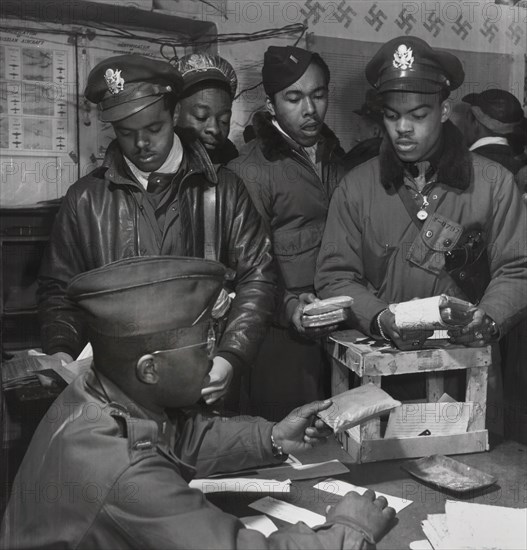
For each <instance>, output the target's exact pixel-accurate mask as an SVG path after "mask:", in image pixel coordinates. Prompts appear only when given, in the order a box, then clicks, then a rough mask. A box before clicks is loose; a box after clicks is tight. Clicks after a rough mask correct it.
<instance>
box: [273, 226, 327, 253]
mask: <svg viewBox="0 0 527 550" xmlns="http://www.w3.org/2000/svg"><path fill="white" fill-rule="evenodd" d="M324 225H325V224H324V223H318V224H312V225H309V226H306V227H303V228H300V229H288V230H285V231H275V233H274V234H273V251H274V253H275V255H276V256H298V255H299V254H302V253H303V252H307V251H308V250H311V249H312V248H315V247H317V246H319V245H320V242H321V241H322V235H323V233H324Z"/></svg>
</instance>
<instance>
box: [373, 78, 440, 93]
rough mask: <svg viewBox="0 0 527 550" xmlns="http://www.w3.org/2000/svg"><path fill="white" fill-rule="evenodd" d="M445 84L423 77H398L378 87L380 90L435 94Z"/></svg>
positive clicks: (382, 91)
mask: <svg viewBox="0 0 527 550" xmlns="http://www.w3.org/2000/svg"><path fill="white" fill-rule="evenodd" d="M442 88H443V86H442V85H441V84H440V83H439V82H432V81H431V80H424V79H421V78H396V79H392V80H387V81H386V82H383V83H382V84H381V85H380V86H379V87H378V88H377V89H378V91H379V92H381V93H384V92H413V93H416V94H435V93H437V92H439V91H441V89H442Z"/></svg>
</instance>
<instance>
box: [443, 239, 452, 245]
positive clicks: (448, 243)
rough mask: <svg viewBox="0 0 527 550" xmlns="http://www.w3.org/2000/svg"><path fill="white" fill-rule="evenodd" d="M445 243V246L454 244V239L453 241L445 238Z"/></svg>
mask: <svg viewBox="0 0 527 550" xmlns="http://www.w3.org/2000/svg"><path fill="white" fill-rule="evenodd" d="M443 244H444V245H445V246H450V245H451V244H452V241H451V240H450V239H445V240H444V241H443Z"/></svg>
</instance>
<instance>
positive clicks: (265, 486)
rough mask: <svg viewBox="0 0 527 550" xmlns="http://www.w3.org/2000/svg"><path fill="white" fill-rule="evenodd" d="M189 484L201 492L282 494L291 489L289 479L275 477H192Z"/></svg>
mask: <svg viewBox="0 0 527 550" xmlns="http://www.w3.org/2000/svg"><path fill="white" fill-rule="evenodd" d="M189 486H190V487H192V489H199V490H200V491H201V492H202V493H226V492H231V493H272V494H278V495H280V494H283V493H289V492H290V491H291V481H290V480H289V479H288V480H286V481H277V480H276V479H254V478H250V477H229V478H221V479H219V478H215V479H210V478H207V479H193V480H192V481H191V482H190V483H189Z"/></svg>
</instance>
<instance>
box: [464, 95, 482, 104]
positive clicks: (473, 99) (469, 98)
mask: <svg viewBox="0 0 527 550" xmlns="http://www.w3.org/2000/svg"><path fill="white" fill-rule="evenodd" d="M461 101H463V102H464V103H469V104H470V105H479V94H467V95H466V96H465V97H463V98H462V100H461Z"/></svg>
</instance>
